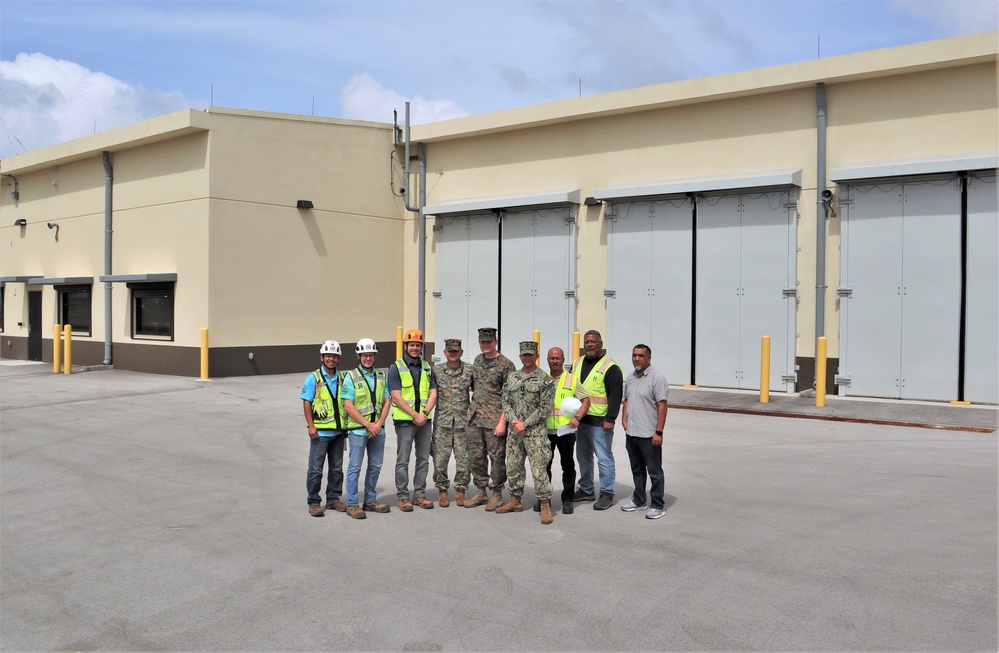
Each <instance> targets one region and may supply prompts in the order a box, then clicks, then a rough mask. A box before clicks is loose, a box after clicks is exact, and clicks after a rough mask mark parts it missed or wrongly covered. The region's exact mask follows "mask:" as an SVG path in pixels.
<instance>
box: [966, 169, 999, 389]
mask: <svg viewBox="0 0 999 653" xmlns="http://www.w3.org/2000/svg"><path fill="white" fill-rule="evenodd" d="M997 194H999V189H997V185H996V175H995V174H991V175H983V174H975V175H972V176H971V177H970V178H969V179H968V261H967V263H968V268H967V299H968V301H967V313H966V322H965V334H966V335H965V357H964V360H965V364H964V365H965V367H964V398H965V399H966V400H967V401H971V402H976V403H979V402H982V403H991V404H994V403H999V335H997V334H999V304H997V302H999V264H997V260H999V226H997V225H999V206H997V204H999V200H997Z"/></svg>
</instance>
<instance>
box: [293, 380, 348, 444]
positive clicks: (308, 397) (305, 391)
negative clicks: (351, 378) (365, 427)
mask: <svg viewBox="0 0 999 653" xmlns="http://www.w3.org/2000/svg"><path fill="white" fill-rule="evenodd" d="M322 370H323V378H324V379H326V387H327V388H329V389H330V397H332V398H333V399H334V400H335V399H336V398H337V396H338V395H337V390H336V387H337V385H336V374H337V371H336V370H335V369H334V370H333V376H330V375H329V374H328V373H327V372H326V367H325V366H323V368H322ZM346 387H347V386H346V384H341V386H340V395H341V396H346V395H344V394H343V391H344V390H345V389H346ZM351 389H352V390H353V386H351ZM298 396H299V398H300V399H301V400H302V401H308V402H312V401H313V400H314V399H315V398H316V377H315V375H313V374H312V373H311V372H309V375H308V376H307V377H305V382H304V383H303V384H302V394H300V395H298ZM351 398H353V395H351ZM343 420H344V421H346V420H347V416H346V415H343ZM342 432H343V431H338V430H336V429H319V437H321V438H332V437H333V436H335V435H336V434H338V433H342Z"/></svg>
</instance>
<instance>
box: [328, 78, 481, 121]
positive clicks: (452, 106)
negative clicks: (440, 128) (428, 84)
mask: <svg viewBox="0 0 999 653" xmlns="http://www.w3.org/2000/svg"><path fill="white" fill-rule="evenodd" d="M407 100H408V101H409V103H410V105H409V118H410V122H411V123H412V124H414V125H418V124H422V123H428V122H436V121H438V120H448V119H450V118H463V117H465V116H467V115H470V112H469V111H466V110H465V109H463V108H462V107H460V106H459V105H458V104H457V103H456V102H454V101H453V100H449V99H447V98H440V99H437V100H429V99H426V98H422V97H420V96H419V95H417V96H415V97H412V98H407V97H406V96H404V95H401V94H400V93H398V92H396V91H393V90H392V89H390V88H385V87H384V86H382V85H381V83H380V82H378V80H376V79H374V78H373V77H372V76H371V75H369V74H368V73H366V72H365V73H361V74H359V75H354V76H353V77H351V78H350V79H349V80H347V83H346V85H344V87H343V91H341V93H340V115H341V116H342V117H344V118H348V119H352V120H372V121H375V122H390V121H391V120H392V110H393V109H398V111H399V122H400V124H401V123H402V122H403V120H404V118H405V106H406V101H407Z"/></svg>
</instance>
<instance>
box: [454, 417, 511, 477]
mask: <svg viewBox="0 0 999 653" xmlns="http://www.w3.org/2000/svg"><path fill="white" fill-rule="evenodd" d="M495 430H496V429H494V428H482V427H479V426H471V425H469V426H466V427H465V443H466V449H467V451H468V466H469V467H470V468H471V470H472V480H474V481H475V485H476V487H480V488H482V489H485V488H486V486H487V485H488V486H489V487H491V488H492V489H493V490H502V489H503V486H504V485H506V438H505V437H504V438H497V437H496V436H495V435H493V432H494V431H495ZM490 467H491V468H492V477H491V478H490V473H489V470H490ZM457 483H458V481H457V479H455V487H457Z"/></svg>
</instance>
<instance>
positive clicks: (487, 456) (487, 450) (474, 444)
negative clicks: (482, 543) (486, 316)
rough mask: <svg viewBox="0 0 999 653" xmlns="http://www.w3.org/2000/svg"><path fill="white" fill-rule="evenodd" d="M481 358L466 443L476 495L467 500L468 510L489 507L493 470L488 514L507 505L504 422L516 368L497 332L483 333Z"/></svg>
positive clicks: (477, 361)
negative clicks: (506, 390) (506, 393)
mask: <svg viewBox="0 0 999 653" xmlns="http://www.w3.org/2000/svg"><path fill="white" fill-rule="evenodd" d="M479 349H480V350H481V351H482V353H481V354H479V355H478V356H476V357H475V362H474V363H473V364H472V388H473V390H472V403H471V405H470V406H469V408H468V424H467V425H466V426H465V440H466V442H467V443H468V465H469V467H471V469H472V480H473V481H474V482H475V494H474V495H472V496H471V497H469V498H468V499H466V500H465V507H466V508H474V507H475V506H480V505H482V504H483V503H486V486H487V485H489V482H490V464H491V467H492V479H491V480H492V488H493V496H492V498H491V499H489V503H488V504H486V510H489V511H493V510H496V509H497V508H499V507H500V506H501V505H503V485H504V484H505V483H506V420H505V419H503V383H504V382H505V381H506V377H507V375H508V374H509V373H510V372H513V371H514V370H515V369H516V368H515V367H514V365H513V363H512V362H511V361H510V359H509V358H507V357H506V356H504V355H503V354H501V353H500V352H499V351H498V350H497V349H496V329H494V328H482V329H479Z"/></svg>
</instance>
